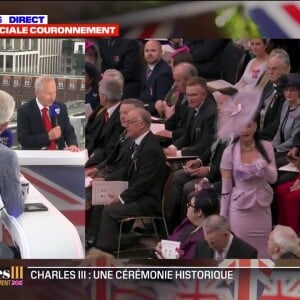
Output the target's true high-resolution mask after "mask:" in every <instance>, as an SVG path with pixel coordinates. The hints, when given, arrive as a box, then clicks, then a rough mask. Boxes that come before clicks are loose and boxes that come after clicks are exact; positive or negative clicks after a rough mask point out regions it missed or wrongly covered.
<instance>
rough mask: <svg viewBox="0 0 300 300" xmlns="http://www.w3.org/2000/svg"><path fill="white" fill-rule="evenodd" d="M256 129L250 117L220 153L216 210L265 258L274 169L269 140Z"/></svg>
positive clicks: (236, 233)
mask: <svg viewBox="0 0 300 300" xmlns="http://www.w3.org/2000/svg"><path fill="white" fill-rule="evenodd" d="M237 117H238V116H237ZM256 129H257V124H256V123H255V122H254V121H251V122H250V123H249V124H248V126H247V127H246V128H245V129H244V130H243V131H242V133H241V134H240V136H239V138H238V139H236V140H235V141H234V142H233V143H232V144H231V145H230V146H228V147H227V148H226V149H225V151H224V153H223V157H222V161H221V174H222V199H221V210H220V214H221V215H223V216H225V217H227V218H228V220H229V222H230V225H231V229H232V231H233V232H234V234H235V235H237V236H238V237H239V238H241V239H243V240H244V241H246V242H248V243H249V244H250V245H252V246H253V247H255V248H256V249H257V251H258V257H259V258H267V257H269V255H268V253H267V241H268V236H269V234H270V232H271V230H272V218H271V208H270V204H271V202H272V199H273V190H272V188H271V186H270V185H269V184H270V183H275V182H276V180H277V169H276V166H275V158H274V150H273V146H272V144H271V143H269V142H267V141H260V140H259V138H258V136H257V133H256Z"/></svg>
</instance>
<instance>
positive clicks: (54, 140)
mask: <svg viewBox="0 0 300 300" xmlns="http://www.w3.org/2000/svg"><path fill="white" fill-rule="evenodd" d="M35 95H36V98H35V99H33V100H30V101H28V102H27V103H25V104H24V105H22V106H21V107H20V108H19V109H18V119H17V132H18V141H19V143H20V144H21V146H22V148H23V149H25V150H41V149H45V150H46V149H53V150H55V149H58V150H62V149H64V150H70V151H74V152H76V151H79V148H78V147H77V139H76V135H75V132H74V128H73V126H72V125H71V124H70V120H69V116H68V111H67V107H66V105H65V104H64V103H61V102H57V101H55V99H56V83H55V80H54V78H52V77H51V76H41V77H39V78H37V79H36V81H35ZM53 104H55V105H57V106H58V107H59V108H60V113H59V114H58V115H57V116H56V117H55V116H51V112H50V111H49V108H50V107H51V105H53ZM43 111H45V114H46V117H48V121H49V126H50V128H46V125H45V123H44V122H43ZM51 127H52V128H51ZM50 146H51V147H52V146H53V147H52V148H50Z"/></svg>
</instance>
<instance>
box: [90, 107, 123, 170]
mask: <svg viewBox="0 0 300 300" xmlns="http://www.w3.org/2000/svg"><path fill="white" fill-rule="evenodd" d="M104 115H105V111H104V110H103V111H102V112H101V113H100V114H99V116H98V118H99V122H98V124H97V128H96V129H95V134H94V136H93V137H92V138H91V140H90V141H89V143H88V145H87V149H88V153H91V154H90V157H89V159H88V161H87V162H86V167H90V166H92V165H97V164H99V163H100V162H101V161H103V160H104V159H106V158H107V156H108V155H109V153H110V152H111V151H112V150H113V149H114V147H115V145H116V144H117V142H118V140H119V137H120V134H121V133H122V131H123V128H122V127H121V123H120V105H119V106H118V107H117V108H116V109H115V110H114V112H113V113H112V115H111V116H110V118H109V120H108V122H107V123H105V122H104Z"/></svg>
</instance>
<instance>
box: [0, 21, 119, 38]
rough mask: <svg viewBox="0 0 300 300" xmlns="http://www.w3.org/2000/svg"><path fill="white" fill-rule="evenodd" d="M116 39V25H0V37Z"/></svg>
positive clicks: (117, 26)
mask: <svg viewBox="0 0 300 300" xmlns="http://www.w3.org/2000/svg"><path fill="white" fill-rule="evenodd" d="M28 36H31V37H36V38H41V37H55V38H60V37H69V38H70V37H77V38H78V37H83V38H87V37H117V36H119V25H118V24H30V25H28V24H24V25H23V24H22V25H20V24H18V25H12V24H0V37H2V38H13V37H20V38H21V37H28Z"/></svg>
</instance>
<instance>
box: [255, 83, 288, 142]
mask: <svg viewBox="0 0 300 300" xmlns="http://www.w3.org/2000/svg"><path fill="white" fill-rule="evenodd" d="M273 92H274V87H273V83H272V82H270V81H269V82H268V83H267V84H266V86H265V88H264V89H263V92H262V95H261V106H260V108H262V105H263V103H264V100H265V99H267V98H268V97H270V96H271V95H272V93H273ZM284 101H285V100H284V96H283V95H280V94H279V95H276V97H275V98H274V101H272V102H271V104H270V105H269V107H268V108H267V110H266V112H265V119H264V123H263V128H262V130H261V131H260V138H261V139H264V140H269V141H271V140H273V138H274V136H275V134H276V132H277V130H278V127H279V123H280V115H281V109H282V105H283V102H284ZM258 121H259V122H260V118H259V115H258ZM258 124H259V123H258Z"/></svg>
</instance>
